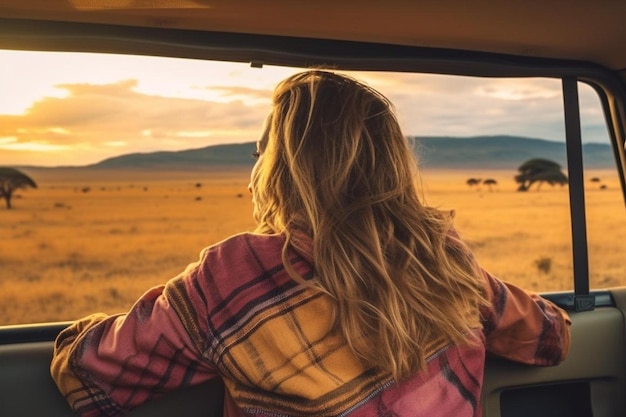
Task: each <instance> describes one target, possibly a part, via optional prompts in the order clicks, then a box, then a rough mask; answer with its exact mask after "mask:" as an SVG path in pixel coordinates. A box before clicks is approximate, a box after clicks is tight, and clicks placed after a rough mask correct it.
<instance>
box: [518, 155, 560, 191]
mask: <svg viewBox="0 0 626 417" xmlns="http://www.w3.org/2000/svg"><path fill="white" fill-rule="evenodd" d="M517 170H518V171H519V175H516V176H515V182H517V183H518V184H519V187H518V188H517V191H528V189H529V188H530V187H531V186H532V185H533V184H534V183H537V190H539V188H541V184H542V183H544V182H547V183H548V184H550V185H555V184H560V185H565V184H567V183H568V181H567V176H566V175H565V174H564V173H563V172H562V171H561V165H559V164H557V163H556V162H554V161H550V160H549V159H541V158H535V159H529V160H528V161H526V162H524V163H523V164H522V165H520V167H519V168H518V169H517Z"/></svg>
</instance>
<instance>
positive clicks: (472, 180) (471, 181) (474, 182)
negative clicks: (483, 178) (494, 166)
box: [465, 178, 480, 187]
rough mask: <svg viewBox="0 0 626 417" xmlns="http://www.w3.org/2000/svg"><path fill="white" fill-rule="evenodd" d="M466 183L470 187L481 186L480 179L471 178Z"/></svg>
mask: <svg viewBox="0 0 626 417" xmlns="http://www.w3.org/2000/svg"><path fill="white" fill-rule="evenodd" d="M465 183H466V184H467V185H469V186H470V187H474V186H476V185H479V184H480V178H470V179H468V180H467V181H465Z"/></svg>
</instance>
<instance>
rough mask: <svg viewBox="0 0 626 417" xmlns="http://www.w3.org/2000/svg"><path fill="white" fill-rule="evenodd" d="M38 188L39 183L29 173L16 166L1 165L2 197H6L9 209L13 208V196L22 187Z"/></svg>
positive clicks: (0, 191)
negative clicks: (19, 169)
mask: <svg viewBox="0 0 626 417" xmlns="http://www.w3.org/2000/svg"><path fill="white" fill-rule="evenodd" d="M28 187H32V188H37V184H35V181H33V180H32V179H31V178H30V177H29V176H28V175H26V174H24V173H23V172H20V171H18V170H17V169H15V168H8V167H0V197H1V198H4V201H5V202H6V205H7V209H10V208H11V198H13V193H14V192H15V190H17V189H20V188H28Z"/></svg>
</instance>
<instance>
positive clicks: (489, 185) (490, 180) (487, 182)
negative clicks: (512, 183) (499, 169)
mask: <svg viewBox="0 0 626 417" xmlns="http://www.w3.org/2000/svg"><path fill="white" fill-rule="evenodd" d="M483 184H485V185H486V186H487V188H489V191H492V187H493V186H494V185H497V184H498V181H496V180H494V179H493V178H487V179H486V180H483Z"/></svg>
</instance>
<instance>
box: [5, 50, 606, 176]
mask: <svg viewBox="0 0 626 417" xmlns="http://www.w3.org/2000/svg"><path fill="white" fill-rule="evenodd" d="M0 62H1V63H2V67H0V68H1V71H2V72H1V77H0V91H1V92H2V93H1V94H0V165H16V166H17V165H46V166H55V165H86V164H92V163H96V162H98V161H100V160H102V159H105V158H108V157H112V156H117V155H120V154H124V153H131V152H151V151H161V150H181V149H193V148H200V147H204V146H209V145H214V144H219V143H238V142H239V143H240V142H251V141H254V140H256V138H257V137H258V132H259V130H260V128H261V125H262V123H263V120H264V119H265V116H266V115H267V113H268V111H269V109H270V104H271V103H270V98H271V94H272V90H273V88H274V87H275V85H276V84H277V83H278V82H279V81H281V80H282V79H284V78H286V77H287V76H289V75H290V74H293V73H295V72H298V71H300V69H295V68H286V67H267V66H266V67H263V68H252V67H251V66H249V65H247V64H245V63H225V62H211V61H201V60H186V59H174V58H161V57H144V56H127V55H111V54H84V53H61V52H29V51H0ZM42 68H45V71H42ZM352 75H354V76H355V77H357V78H358V79H361V80H364V81H365V82H367V83H369V84H370V85H372V86H373V87H374V88H377V89H379V90H380V91H381V92H382V93H383V94H385V95H386V96H388V97H389V98H390V99H391V101H392V102H393V103H394V105H395V106H396V109H397V112H398V117H399V120H400V122H401V124H402V126H403V129H404V131H405V133H406V134H407V135H415V136H477V135H500V134H507V135H518V136H527V137H535V138H542V139H547V140H557V141H558V140H563V135H564V133H563V130H564V129H563V116H562V104H561V93H560V90H561V86H560V82H559V80H556V79H529V78H524V79H487V78H471V77H454V76H440V75H431V74H407V73H381V72H371V73H352ZM585 88H586V90H585V89H581V98H584V97H590V98H588V99H586V101H585V100H582V99H581V103H583V106H585V103H586V102H588V103H591V104H592V105H590V106H588V108H587V107H583V108H582V113H583V114H582V116H583V119H585V120H586V121H587V127H585V126H584V127H583V134H584V140H587V141H598V140H602V141H606V140H607V139H606V128H603V124H604V122H603V120H602V114H601V112H600V111H598V99H597V98H594V97H593V94H594V93H593V92H591V89H590V88H587V87H585ZM587 90H588V91H587Z"/></svg>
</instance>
